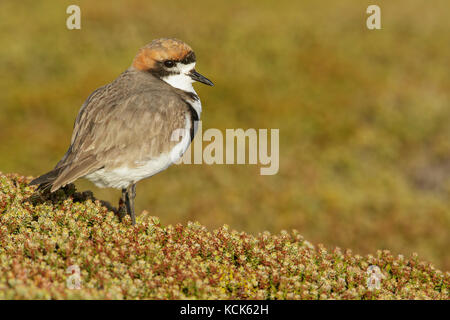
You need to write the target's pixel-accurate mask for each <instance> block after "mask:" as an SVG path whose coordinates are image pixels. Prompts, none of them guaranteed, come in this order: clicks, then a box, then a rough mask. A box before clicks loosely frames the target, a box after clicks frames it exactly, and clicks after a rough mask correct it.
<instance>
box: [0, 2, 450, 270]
mask: <svg viewBox="0 0 450 320" xmlns="http://www.w3.org/2000/svg"><path fill="white" fill-rule="evenodd" d="M73 3H76V4H78V5H79V6H80V7H81V11H82V22H81V23H82V24H81V27H82V29H81V30H74V31H69V30H67V29H66V26H65V23H66V18H67V16H68V15H67V14H66V8H67V5H69V4H72V2H70V1H69V2H67V1H57V0H41V1H36V0H21V1H12V0H1V1H0V39H1V40H2V45H1V47H0V70H1V77H0V170H1V171H3V172H17V173H20V174H22V175H32V176H37V175H39V174H42V173H44V172H46V171H48V170H50V169H51V168H52V167H53V166H54V165H55V164H56V162H57V161H58V160H59V159H60V158H61V156H62V155H63V154H64V152H65V151H66V150H67V147H68V144H69V141H70V135H71V132H72V126H73V122H74V119H75V117H76V114H77V112H78V110H79V108H80V106H81V104H82V103H83V102H84V100H85V99H86V98H87V96H88V95H89V94H90V93H91V92H92V91H93V90H94V89H96V88H98V87H99V86H101V85H104V84H105V83H108V82H110V81H112V80H113V79H114V78H116V77H117V75H119V74H120V73H121V72H122V71H123V70H125V69H126V68H127V67H128V66H129V65H130V64H131V61H132V59H133V57H134V56H135V54H136V52H137V49H138V48H139V47H141V46H143V45H144V44H146V43H148V42H150V41H151V40H152V39H154V38H159V37H162V36H168V37H177V38H179V39H182V40H184V41H186V42H187V43H189V44H190V45H191V46H192V47H193V48H194V50H195V51H196V54H197V58H198V63H197V66H196V68H197V70H198V71H199V72H201V73H202V74H204V75H205V76H207V77H208V78H210V79H211V80H212V81H214V83H215V87H214V88H210V87H204V86H201V85H196V89H197V91H198V93H199V95H200V97H201V99H202V103H203V113H202V120H203V128H204V129H205V130H206V129H208V128H218V129H220V130H222V131H224V130H225V129H226V128H244V129H246V128H257V129H258V128H279V129H280V171H279V173H278V174H277V175H275V176H260V175H259V167H258V166H239V165H235V166H232V165H212V166H208V165H180V166H173V167H171V168H169V169H168V170H166V171H165V172H164V173H161V174H158V175H156V176H155V177H153V178H151V179H148V180H146V181H142V182H140V183H139V184H138V186H137V200H136V201H137V202H136V208H137V211H138V212H141V211H143V210H148V212H149V213H150V214H151V215H152V216H158V217H160V219H161V223H162V224H163V225H169V224H172V225H176V224H178V223H181V224H182V225H184V226H186V225H187V223H188V221H199V222H200V223H201V225H203V226H205V227H206V228H208V230H214V229H218V228H220V226H222V225H224V224H227V225H229V226H230V228H231V229H234V230H238V231H245V232H246V233H248V234H249V237H251V236H250V235H253V236H255V237H256V235H257V234H258V233H260V232H263V231H265V230H267V231H270V232H271V233H272V234H280V232H281V230H292V229H296V230H298V231H299V233H300V234H302V235H303V236H304V237H305V239H308V240H309V241H311V242H312V243H323V244H324V245H325V246H326V247H327V248H331V247H335V246H339V247H342V248H352V249H353V250H354V252H355V253H358V254H361V255H366V254H368V253H374V252H376V250H378V249H382V250H384V249H389V250H391V252H392V254H393V255H395V256H396V255H398V254H404V255H405V256H410V255H411V254H412V253H413V252H417V253H418V254H419V256H420V257H422V258H423V259H424V260H426V261H430V262H432V263H433V264H434V265H435V266H436V267H437V268H439V269H441V270H444V271H447V270H450V255H449V249H448V248H449V244H450V233H449V230H450V138H449V137H450V126H449V123H450V107H449V101H450V77H449V72H448V69H449V68H448V66H449V57H450V45H449V44H450V23H449V12H450V1H448V0H434V1H432V3H431V2H430V1H425V0H413V1H410V0H397V1H383V0H380V1H361V0H340V1H332V0H321V1H293V0H280V1H273V0H269V1H266V0H254V1H238V0H228V1H215V2H214V5H212V4H211V1H206V0H198V1H189V2H182V1H173V2H168V1H163V0H155V1H147V0H126V1H125V0H123V1H117V0H116V1H109V2H104V3H103V2H102V3H101V4H99V2H98V1H92V0H77V1H74V2H73ZM374 3H377V4H379V5H380V6H381V10H382V28H383V29H382V30H379V31H369V30H367V28H366V27H365V18H366V16H367V15H366V13H365V11H366V8H367V6H368V5H369V4H374ZM205 145H206V143H205ZM76 186H77V189H78V190H92V191H93V192H94V194H95V197H96V198H97V199H103V200H107V201H110V202H111V203H114V204H116V203H117V199H118V198H119V196H120V192H118V191H114V190H111V189H96V188H94V187H93V185H92V184H90V183H88V182H84V181H80V182H77V183H76ZM78 205H79V204H77V206H78ZM49 210H50V209H49ZM100 216H101V215H100ZM102 219H103V218H102ZM117 230H123V229H120V228H119V229H117ZM117 232H118V231H117ZM252 239H256V238H252ZM108 250H109V249H108ZM1 259H4V260H7V259H9V257H5V256H2V257H1ZM61 270H62V269H61ZM8 272H9V271H8ZM3 276H5V275H3ZM61 277H62V276H61Z"/></svg>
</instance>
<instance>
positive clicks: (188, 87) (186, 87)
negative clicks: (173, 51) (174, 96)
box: [161, 62, 196, 93]
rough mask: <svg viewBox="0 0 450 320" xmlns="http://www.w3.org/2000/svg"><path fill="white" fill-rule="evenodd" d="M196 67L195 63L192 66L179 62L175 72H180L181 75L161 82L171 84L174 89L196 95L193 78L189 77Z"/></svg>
mask: <svg viewBox="0 0 450 320" xmlns="http://www.w3.org/2000/svg"><path fill="white" fill-rule="evenodd" d="M194 67H195V62H193V63H190V64H182V63H181V62H178V63H177V64H176V66H175V67H174V68H173V69H174V71H179V73H177V74H171V75H169V76H167V77H162V78H161V80H163V81H164V82H166V83H168V84H170V85H171V86H172V87H174V88H177V89H181V90H183V91H188V92H193V93H196V92H195V90H194V87H193V86H192V83H193V82H194V80H192V78H191V77H190V76H189V75H188V73H189V72H190V71H191V70H192V69H194Z"/></svg>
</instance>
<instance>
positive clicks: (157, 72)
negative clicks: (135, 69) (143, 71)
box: [148, 62, 179, 79]
mask: <svg viewBox="0 0 450 320" xmlns="http://www.w3.org/2000/svg"><path fill="white" fill-rule="evenodd" d="M148 72H150V73H151V74H152V75H154V76H155V77H157V78H160V79H161V78H164V77H168V76H170V75H174V74H178V73H179V72H177V71H175V70H167V69H166V68H164V66H163V64H162V63H161V62H159V63H157V67H156V68H153V69H149V70H148Z"/></svg>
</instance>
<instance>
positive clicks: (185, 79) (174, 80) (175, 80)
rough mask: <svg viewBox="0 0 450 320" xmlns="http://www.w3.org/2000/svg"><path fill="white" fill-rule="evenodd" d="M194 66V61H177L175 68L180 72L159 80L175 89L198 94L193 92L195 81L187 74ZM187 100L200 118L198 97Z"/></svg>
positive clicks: (200, 105)
mask: <svg viewBox="0 0 450 320" xmlns="http://www.w3.org/2000/svg"><path fill="white" fill-rule="evenodd" d="M194 67H195V62H194V63H190V64H182V63H177V65H176V67H175V68H177V69H178V70H179V71H180V73H177V74H172V75H169V76H167V77H163V78H161V80H163V81H164V82H166V83H168V84H170V85H171V86H172V87H174V88H177V89H180V90H183V91H187V92H191V93H195V95H196V96H198V95H197V92H195V90H194V87H193V86H192V84H193V83H194V82H195V81H194V80H192V78H191V77H190V76H189V75H188V74H189V72H190V71H191V70H192V69H194ZM189 102H190V104H191V105H192V107H193V108H194V109H195V111H197V114H198V117H199V118H200V114H201V112H202V104H201V103H200V99H198V100H191V101H189Z"/></svg>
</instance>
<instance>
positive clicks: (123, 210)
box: [117, 188, 128, 221]
mask: <svg viewBox="0 0 450 320" xmlns="http://www.w3.org/2000/svg"><path fill="white" fill-rule="evenodd" d="M127 211H128V208H127V189H125V188H124V189H122V197H121V198H120V199H119V208H117V214H118V216H119V219H120V221H122V219H123V217H125V215H126V214H127Z"/></svg>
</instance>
